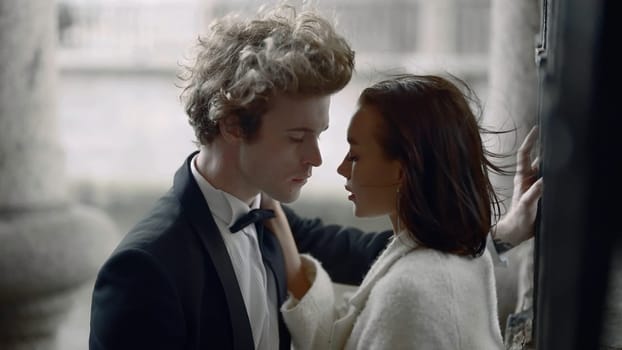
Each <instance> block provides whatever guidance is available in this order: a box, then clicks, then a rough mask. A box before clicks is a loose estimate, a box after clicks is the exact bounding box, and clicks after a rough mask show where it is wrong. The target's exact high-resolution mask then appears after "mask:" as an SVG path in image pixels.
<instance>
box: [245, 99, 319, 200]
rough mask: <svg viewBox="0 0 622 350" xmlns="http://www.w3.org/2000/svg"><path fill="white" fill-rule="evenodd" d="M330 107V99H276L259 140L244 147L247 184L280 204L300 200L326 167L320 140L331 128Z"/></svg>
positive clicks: (267, 113)
mask: <svg viewBox="0 0 622 350" xmlns="http://www.w3.org/2000/svg"><path fill="white" fill-rule="evenodd" d="M329 105H330V96H285V95H277V96H275V97H274V98H273V99H272V101H271V104H270V108H269V109H268V111H267V112H266V113H265V114H264V115H263V117H262V121H261V126H260V128H259V130H258V133H257V137H256V138H254V139H253V141H251V142H248V143H246V142H244V143H242V144H241V146H240V171H241V175H242V177H243V179H244V181H245V182H246V183H248V184H249V185H250V186H251V187H254V188H256V189H257V190H258V191H261V192H265V193H266V194H268V195H269V196H271V197H272V198H274V199H276V200H278V201H281V202H285V203H289V202H292V201H294V200H296V199H297V198H298V196H299V195H300V190H301V189H302V186H304V184H305V183H306V182H307V179H308V178H309V177H310V176H311V169H312V168H313V167H316V166H319V165H320V164H322V155H321V154H320V150H319V147H318V137H319V136H320V134H321V133H322V132H323V131H324V130H326V129H327V128H328V109H329Z"/></svg>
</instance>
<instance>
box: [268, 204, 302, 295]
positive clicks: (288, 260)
mask: <svg viewBox="0 0 622 350" xmlns="http://www.w3.org/2000/svg"><path fill="white" fill-rule="evenodd" d="M261 208H262V209H270V210H273V211H274V215H275V217H274V218H272V219H268V220H266V221H265V222H264V224H265V226H266V228H268V230H270V231H271V232H272V233H273V234H274V235H275V236H276V238H277V239H278V240H279V243H280V244H281V249H282V251H283V257H284V259H285V270H286V273H287V289H288V290H289V291H290V293H291V294H292V295H293V296H294V297H295V298H296V299H301V298H302V297H303V296H304V295H305V294H306V293H307V291H308V290H309V288H310V287H311V285H310V283H309V281H308V279H307V276H306V274H305V272H304V270H303V266H302V260H301V258H300V254H299V253H298V247H296V241H294V236H293V234H292V230H291V228H290V226H289V222H288V221H287V216H285V212H284V211H283V208H281V203H279V202H277V201H276V200H274V199H272V198H271V197H270V196H268V195H266V194H265V193H262V194H261Z"/></svg>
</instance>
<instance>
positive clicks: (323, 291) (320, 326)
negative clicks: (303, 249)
mask: <svg viewBox="0 0 622 350" xmlns="http://www.w3.org/2000/svg"><path fill="white" fill-rule="evenodd" d="M301 257H302V265H303V268H304V271H305V273H306V275H307V278H308V280H309V282H310V283H311V287H310V288H309V290H308V291H307V293H306V294H305V295H304V296H303V297H302V299H300V300H297V299H295V298H294V297H292V296H290V297H289V299H287V300H286V301H285V303H284V304H283V306H281V312H282V313H283V319H284V320H285V324H286V325H287V328H288V329H289V331H290V333H291V336H292V344H293V347H294V348H295V349H326V348H327V347H328V343H329V339H330V333H331V329H332V325H333V323H334V321H335V317H336V311H335V296H334V292H333V286H332V282H331V280H330V277H328V274H327V273H326V271H325V270H324V269H323V268H322V266H321V265H320V263H319V262H318V261H317V260H315V259H314V258H312V257H311V256H309V255H302V256H301Z"/></svg>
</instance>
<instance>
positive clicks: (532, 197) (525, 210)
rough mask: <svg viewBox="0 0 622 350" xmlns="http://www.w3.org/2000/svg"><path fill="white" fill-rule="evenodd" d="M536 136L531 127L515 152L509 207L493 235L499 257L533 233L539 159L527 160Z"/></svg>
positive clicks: (539, 181) (538, 192) (539, 189)
mask: <svg viewBox="0 0 622 350" xmlns="http://www.w3.org/2000/svg"><path fill="white" fill-rule="evenodd" d="M537 136H538V128H537V127H533V128H532V129H531V131H530V132H529V134H527V136H525V140H524V141H523V143H522V145H521V146H520V148H519V149H518V153H517V166H516V175H514V193H513V195H512V206H511V207H510V210H509V211H508V213H507V214H506V215H505V216H504V217H503V218H502V219H501V220H499V222H498V223H497V226H496V229H495V231H494V233H493V241H494V242H495V246H496V247H497V250H498V251H499V253H503V252H505V251H507V250H509V249H511V248H513V247H515V246H517V245H519V244H520V243H522V242H523V241H526V240H527V239H529V238H531V237H533V235H534V233H535V227H534V223H535V220H536V212H537V209H538V199H540V197H541V196H542V190H543V189H542V186H543V183H542V178H538V163H539V159H538V158H536V159H535V160H534V161H533V162H532V161H531V159H530V154H531V150H532V149H533V147H534V145H535V143H536V139H537Z"/></svg>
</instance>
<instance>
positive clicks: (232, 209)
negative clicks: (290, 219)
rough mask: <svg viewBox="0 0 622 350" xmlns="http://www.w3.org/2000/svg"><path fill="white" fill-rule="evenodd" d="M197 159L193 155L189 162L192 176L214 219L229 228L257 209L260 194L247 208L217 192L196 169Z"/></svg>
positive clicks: (240, 202) (223, 193) (232, 197)
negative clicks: (238, 219) (237, 220)
mask: <svg viewBox="0 0 622 350" xmlns="http://www.w3.org/2000/svg"><path fill="white" fill-rule="evenodd" d="M197 157H198V154H197V155H195V156H194V157H193V158H192V161H191V162H190V164H191V170H192V176H193V177H194V179H195V180H196V182H197V184H198V185H199V189H201V193H202V194H203V197H204V198H205V201H206V202H207V205H208V206H209V208H210V210H211V211H212V215H214V217H217V218H218V219H220V220H222V221H223V222H224V223H225V224H226V225H227V227H230V226H231V225H233V223H234V222H235V220H236V219H237V218H239V217H240V216H242V215H244V214H246V213H248V212H249V211H251V209H258V208H259V204H260V203H261V194H257V196H255V198H254V199H253V201H252V202H251V205H250V206H249V205H247V204H246V203H245V202H243V201H242V200H240V199H239V198H237V197H235V196H233V195H232V194H230V193H227V192H225V191H222V190H219V189H217V188H216V187H214V186H213V185H212V184H210V183H209V181H207V179H205V178H204V177H203V175H201V173H200V172H199V170H198V169H197V166H196V163H195V162H196V159H197Z"/></svg>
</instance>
